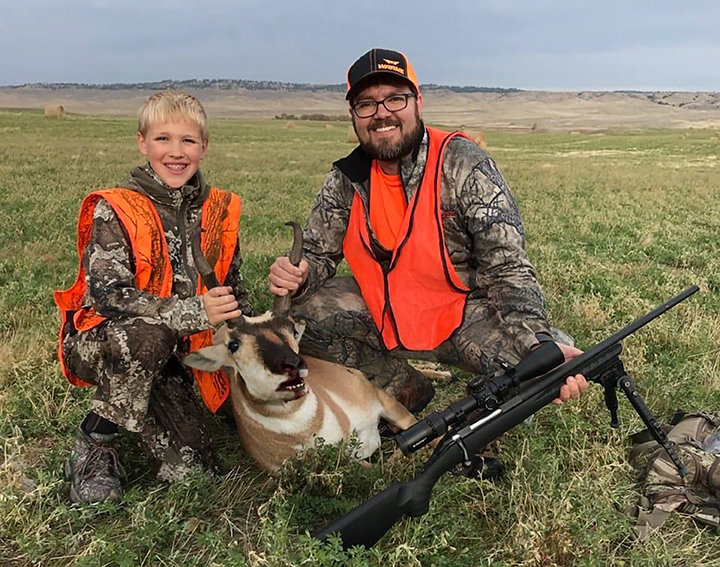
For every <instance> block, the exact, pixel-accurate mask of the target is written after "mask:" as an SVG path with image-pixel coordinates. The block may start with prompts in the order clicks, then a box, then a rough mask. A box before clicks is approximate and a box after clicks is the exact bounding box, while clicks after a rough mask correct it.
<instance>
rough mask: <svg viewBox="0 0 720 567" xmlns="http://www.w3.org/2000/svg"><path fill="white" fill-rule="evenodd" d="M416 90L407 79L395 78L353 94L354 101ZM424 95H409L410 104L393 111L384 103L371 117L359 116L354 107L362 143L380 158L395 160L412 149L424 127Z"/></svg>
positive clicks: (353, 115) (364, 147) (378, 98)
mask: <svg viewBox="0 0 720 567" xmlns="http://www.w3.org/2000/svg"><path fill="white" fill-rule="evenodd" d="M407 93H413V89H412V88H411V87H410V85H409V84H408V83H406V82H405V81H402V80H399V81H392V80H389V81H388V82H387V83H381V84H376V85H371V86H368V87H367V88H364V89H363V90H362V91H360V92H359V93H358V94H357V95H356V96H354V97H353V100H352V104H353V105H354V104H357V103H359V102H362V101H375V102H379V101H382V100H385V99H386V98H387V97H390V96H393V95H403V94H407ZM422 102H423V101H422V95H420V94H419V93H418V95H417V96H416V97H414V96H413V97H409V98H408V101H407V107H405V108H404V109H402V110H398V111H396V112H390V111H388V110H387V108H385V107H384V106H383V105H382V104H379V105H378V107H377V112H376V113H375V114H374V115H373V116H370V117H369V118H359V117H358V116H357V115H356V114H355V112H354V111H352V110H351V111H350V114H351V115H352V119H353V126H354V128H355V133H356V134H357V137H358V140H359V141H360V146H361V147H362V148H363V150H365V152H366V153H367V154H369V155H370V156H372V157H373V158H375V159H378V160H380V161H393V160H398V159H399V158H401V157H403V156H405V155H407V154H409V153H410V152H412V150H413V148H414V146H415V143H416V141H417V139H418V138H419V136H420V131H421V129H422V121H421V119H420V115H421V113H422Z"/></svg>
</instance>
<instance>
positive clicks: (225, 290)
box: [202, 286, 242, 325]
mask: <svg viewBox="0 0 720 567" xmlns="http://www.w3.org/2000/svg"><path fill="white" fill-rule="evenodd" d="M202 300H203V305H204V306H205V313H207V316H208V320H209V321H210V324H211V325H217V324H218V323H222V322H223V321H227V320H228V319H233V318H235V317H240V316H241V315H242V311H240V310H239V309H238V302H237V300H236V299H235V296H234V295H233V293H232V288H231V287H230V286H221V287H214V288H212V289H210V290H208V291H207V292H206V293H205V294H204V295H203V296H202Z"/></svg>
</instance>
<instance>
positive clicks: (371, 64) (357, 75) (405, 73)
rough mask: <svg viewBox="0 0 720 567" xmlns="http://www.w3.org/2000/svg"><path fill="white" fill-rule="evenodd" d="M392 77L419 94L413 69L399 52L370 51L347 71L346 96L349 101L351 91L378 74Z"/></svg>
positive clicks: (386, 50) (387, 50) (389, 50)
mask: <svg viewBox="0 0 720 567" xmlns="http://www.w3.org/2000/svg"><path fill="white" fill-rule="evenodd" d="M381 73H382V74H386V75H394V76H396V77H401V78H403V79H405V80H406V81H407V82H408V83H410V85H411V86H412V88H413V90H414V91H415V93H419V92H420V86H419V85H418V80H417V76H416V75H415V69H413V66H412V65H411V64H410V61H408V58H407V57H405V55H404V54H403V53H400V52H399V51H393V50H391V49H377V48H376V49H371V50H370V51H368V52H367V53H366V54H365V55H363V56H362V57H360V59H358V60H357V61H355V63H353V64H352V65H351V66H350V68H349V69H348V71H347V88H348V92H347V96H346V97H345V100H350V98H351V97H352V95H353V94H354V93H353V90H354V89H355V87H357V86H358V84H359V83H361V82H362V81H363V80H364V79H366V78H368V77H370V76H372V75H378V74H381Z"/></svg>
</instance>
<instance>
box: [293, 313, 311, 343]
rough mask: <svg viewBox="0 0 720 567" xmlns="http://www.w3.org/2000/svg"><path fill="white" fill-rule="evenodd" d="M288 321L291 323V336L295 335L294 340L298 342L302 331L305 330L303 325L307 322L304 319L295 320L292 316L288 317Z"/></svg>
mask: <svg viewBox="0 0 720 567" xmlns="http://www.w3.org/2000/svg"><path fill="white" fill-rule="evenodd" d="M290 322H291V323H292V324H293V337H295V340H296V341H297V342H298V343H299V342H300V339H301V338H302V336H303V333H304V332H305V327H306V326H307V323H305V321H302V320H300V321H296V320H295V319H293V318H292V317H290Z"/></svg>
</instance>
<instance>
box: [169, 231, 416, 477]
mask: <svg viewBox="0 0 720 567" xmlns="http://www.w3.org/2000/svg"><path fill="white" fill-rule="evenodd" d="M288 224H289V225H291V226H292V227H293V230H294V234H295V238H294V242H293V246H292V250H291V252H290V260H291V262H293V264H295V265H298V264H299V263H300V258H301V255H302V231H301V230H300V226H299V225H297V223H288ZM192 252H193V257H194V258H195V264H196V265H197V268H198V271H199V272H200V273H201V275H202V277H203V282H204V283H205V286H206V287H207V288H208V289H210V288H211V287H216V286H217V285H218V282H217V279H216V278H215V274H214V272H213V270H212V268H211V267H210V265H209V263H208V262H207V260H205V258H204V257H203V256H202V252H201V250H200V232H198V233H197V234H196V235H195V236H194V237H193V239H192ZM289 311H290V297H289V296H282V297H281V296H276V297H275V302H274V303H273V309H272V311H271V312H267V313H265V314H264V315H261V316H259V317H238V318H236V319H232V320H230V321H227V324H226V325H223V327H221V329H220V330H219V331H218V332H217V333H216V334H215V339H214V344H213V346H209V347H206V348H203V349H200V350H198V351H195V352H193V353H191V354H190V355H188V356H187V357H185V359H184V360H183V362H184V363H185V364H187V365H188V366H191V367H193V368H198V369H201V370H206V371H211V372H212V371H215V370H217V369H218V368H220V367H221V366H223V367H226V368H230V369H231V370H233V372H229V375H230V391H231V394H230V395H231V400H232V408H233V413H234V415H235V422H236V424H237V427H238V431H239V434H240V438H241V440H242V443H243V445H244V446H245V449H246V450H247V452H248V453H249V454H250V455H251V456H252V457H254V458H255V459H256V460H257V462H258V464H259V465H260V466H261V467H262V468H263V469H265V470H267V471H269V472H271V473H274V472H276V471H277V470H278V469H279V468H280V465H281V464H282V463H283V461H284V460H285V459H287V458H288V457H291V456H293V455H295V454H296V453H298V452H300V451H302V450H303V449H306V448H308V447H311V446H313V445H314V443H315V439H316V438H317V437H322V438H323V439H324V440H325V441H326V442H328V443H337V442H339V441H341V440H343V439H347V438H349V437H350V435H351V434H352V433H353V432H355V434H356V435H357V439H358V441H359V443H360V447H359V449H358V450H357V453H356V457H357V458H359V459H365V458H367V457H369V456H370V455H372V454H373V453H374V452H375V451H376V450H377V449H378V447H379V446H380V435H379V432H378V422H379V419H380V418H383V419H385V420H387V421H388V422H389V423H390V424H391V425H393V426H395V427H396V428H399V429H402V430H404V429H407V428H408V427H410V426H411V425H412V424H414V423H415V422H416V420H415V418H414V417H413V415H412V414H411V413H410V412H409V411H408V410H406V409H405V408H404V407H403V406H402V405H401V404H400V403H399V402H397V401H396V400H395V399H394V398H393V397H392V396H390V395H389V394H387V393H386V392H384V391H383V390H379V389H376V388H375V387H373V386H372V384H371V383H370V382H369V381H368V380H367V378H365V376H364V375H363V374H362V373H361V372H359V371H357V370H351V369H348V368H345V367H343V366H340V365H338V364H334V363H331V362H325V361H323V360H319V359H317V358H311V357H309V356H306V357H300V355H299V354H298V342H299V341H300V337H301V335H302V332H303V330H304V328H305V326H304V325H303V324H301V323H298V322H295V321H293V320H292V319H291V318H290V317H289V315H288V313H289Z"/></svg>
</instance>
